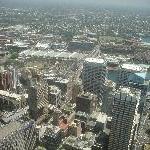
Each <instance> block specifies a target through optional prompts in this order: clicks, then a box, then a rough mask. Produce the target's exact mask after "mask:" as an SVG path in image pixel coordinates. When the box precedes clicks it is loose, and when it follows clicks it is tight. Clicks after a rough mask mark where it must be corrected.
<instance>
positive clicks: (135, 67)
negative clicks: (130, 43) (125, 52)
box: [121, 64, 146, 72]
mask: <svg viewBox="0 0 150 150" xmlns="http://www.w3.org/2000/svg"><path fill="white" fill-rule="evenodd" d="M121 68H123V69H127V70H131V71H137V72H140V71H146V68H145V67H142V66H140V65H137V64H122V65H121Z"/></svg>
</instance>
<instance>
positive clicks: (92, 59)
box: [85, 58, 105, 64]
mask: <svg viewBox="0 0 150 150" xmlns="http://www.w3.org/2000/svg"><path fill="white" fill-rule="evenodd" d="M85 62H89V63H97V64H104V63H105V61H104V59H98V58H86V59H85Z"/></svg>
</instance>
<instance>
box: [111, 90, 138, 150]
mask: <svg viewBox="0 0 150 150" xmlns="http://www.w3.org/2000/svg"><path fill="white" fill-rule="evenodd" d="M139 100H140V92H139V91H136V90H135V89H129V88H120V89H119V90H118V91H117V92H116V93H115V96H114V106H113V117H112V124H111V131H110V137H109V148H108V150H129V149H130V148H131V146H132V142H133V139H134V135H135V132H136V130H137V124H138V119H137V118H138V114H137V110H138V105H139Z"/></svg>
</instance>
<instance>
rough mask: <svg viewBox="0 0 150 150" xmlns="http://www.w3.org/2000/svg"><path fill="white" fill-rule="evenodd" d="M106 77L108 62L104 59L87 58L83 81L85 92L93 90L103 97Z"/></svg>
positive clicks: (100, 97) (84, 64)
mask: <svg viewBox="0 0 150 150" xmlns="http://www.w3.org/2000/svg"><path fill="white" fill-rule="evenodd" d="M105 78H106V63H105V61H104V60H103V59H97V58H87V59H85V61H84V63H83V71H82V83H83V89H84V91H85V92H91V93H94V94H96V95H97V96H98V98H99V99H101V100H102V99H103V93H104V89H103V86H104V83H105Z"/></svg>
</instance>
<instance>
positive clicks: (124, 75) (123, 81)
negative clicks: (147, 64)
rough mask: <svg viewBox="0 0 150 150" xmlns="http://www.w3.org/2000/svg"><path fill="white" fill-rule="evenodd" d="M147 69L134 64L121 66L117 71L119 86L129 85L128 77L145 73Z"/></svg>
mask: <svg viewBox="0 0 150 150" xmlns="http://www.w3.org/2000/svg"><path fill="white" fill-rule="evenodd" d="M146 70H147V69H146V68H144V67H141V66H139V65H136V64H122V65H120V68H119V70H118V79H117V80H118V81H117V84H118V85H119V86H128V85H129V76H131V75H133V74H134V73H140V72H145V71H146Z"/></svg>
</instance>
